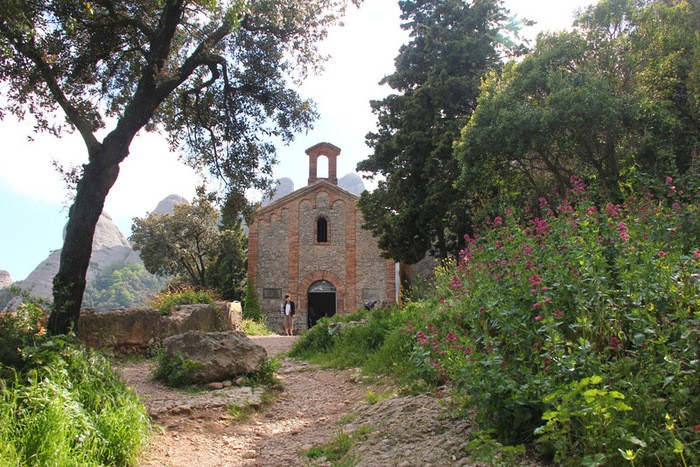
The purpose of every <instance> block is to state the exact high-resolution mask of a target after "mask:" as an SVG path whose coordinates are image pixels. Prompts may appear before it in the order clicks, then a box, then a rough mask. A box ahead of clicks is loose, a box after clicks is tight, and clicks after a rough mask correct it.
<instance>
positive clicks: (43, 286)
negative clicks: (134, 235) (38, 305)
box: [21, 212, 142, 300]
mask: <svg viewBox="0 0 700 467" xmlns="http://www.w3.org/2000/svg"><path fill="white" fill-rule="evenodd" d="M64 238H65V233H64ZM60 259H61V250H60V249H59V250H54V251H52V252H51V253H49V256H48V258H46V259H45V260H44V261H42V262H41V263H39V265H38V266H37V267H36V268H35V269H34V270H33V271H32V272H31V273H30V274H29V275H28V276H27V278H26V279H25V280H24V281H22V284H21V287H22V289H23V290H26V291H28V292H30V293H31V294H32V295H33V296H35V297H38V298H43V299H45V300H51V299H52V288H53V278H54V276H55V275H56V273H57V272H58V265H59V261H60ZM114 262H123V263H125V264H131V263H141V262H142V261H141V257H140V256H139V255H138V253H136V252H134V250H132V249H131V246H130V245H129V241H128V240H127V239H126V237H125V236H124V235H123V234H122V233H121V232H120V231H119V228H117V226H116V225H114V223H113V222H112V218H111V217H110V216H109V214H107V213H105V212H103V213H102V215H101V216H100V219H99V221H98V222H97V227H96V228H95V236H94V237H93V240H92V256H91V257H90V267H89V268H88V272H87V280H88V282H90V281H91V280H93V279H94V278H95V277H96V276H97V275H98V274H99V272H100V271H101V270H103V269H105V268H106V267H107V266H109V265H110V264H112V263H114Z"/></svg>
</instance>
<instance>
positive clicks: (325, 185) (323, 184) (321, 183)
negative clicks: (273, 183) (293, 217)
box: [258, 179, 359, 214]
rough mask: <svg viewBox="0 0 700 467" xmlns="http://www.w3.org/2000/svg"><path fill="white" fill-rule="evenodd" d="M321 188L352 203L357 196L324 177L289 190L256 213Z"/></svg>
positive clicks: (279, 205)
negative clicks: (288, 192) (286, 193)
mask: <svg viewBox="0 0 700 467" xmlns="http://www.w3.org/2000/svg"><path fill="white" fill-rule="evenodd" d="M321 189H323V190H326V191H329V192H335V193H337V194H338V195H340V196H341V197H345V198H347V199H348V200H352V202H353V203H354V202H355V201H356V200H357V199H358V198H359V196H357V195H354V194H352V193H350V192H349V191H347V190H344V189H343V188H340V187H339V186H338V185H335V184H333V183H331V182H329V181H328V180H325V179H319V180H317V181H316V182H314V183H313V184H311V185H307V186H305V187H303V188H299V189H298V190H295V191H293V192H291V193H290V194H288V195H286V196H283V197H281V198H279V199H277V200H275V201H273V202H271V203H270V204H267V205H265V206H263V207H261V208H260V209H258V214H264V213H266V212H268V211H274V210H276V209H279V208H280V207H282V206H284V205H285V204H289V203H290V202H292V201H294V200H296V199H299V198H304V197H306V196H308V195H309V194H310V193H313V192H315V191H320V190H321Z"/></svg>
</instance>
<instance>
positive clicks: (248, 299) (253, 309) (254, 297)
mask: <svg viewBox="0 0 700 467" xmlns="http://www.w3.org/2000/svg"><path fill="white" fill-rule="evenodd" d="M243 319H250V320H253V321H257V322H261V321H262V320H263V315H262V313H261V312H260V302H259V301H258V292H257V291H256V290H255V285H254V284H253V281H252V280H250V278H248V281H247V282H246V286H245V297H244V298H243Z"/></svg>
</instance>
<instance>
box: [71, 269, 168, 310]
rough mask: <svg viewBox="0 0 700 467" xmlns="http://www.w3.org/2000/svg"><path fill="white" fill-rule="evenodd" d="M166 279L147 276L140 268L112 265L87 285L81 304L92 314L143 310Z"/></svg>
mask: <svg viewBox="0 0 700 467" xmlns="http://www.w3.org/2000/svg"><path fill="white" fill-rule="evenodd" d="M166 284H167V279H165V278H163V277H158V276H155V275H153V274H151V273H149V272H148V271H147V270H146V268H145V267H144V266H143V265H142V264H136V263H131V264H124V263H122V262H116V263H112V264H111V265H110V266H109V267H108V268H107V269H106V270H104V271H101V272H100V274H99V275H98V276H97V277H96V278H95V280H94V281H92V282H91V283H90V284H88V286H87V288H86V289H85V298H84V300H83V304H84V306H85V307H87V308H94V309H96V310H111V309H115V308H131V307H140V306H145V305H146V304H147V303H148V301H149V300H150V299H151V297H152V295H153V294H155V293H156V292H158V291H159V290H161V289H162V288H163V287H165V285H166Z"/></svg>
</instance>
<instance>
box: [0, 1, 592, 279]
mask: <svg viewBox="0 0 700 467" xmlns="http://www.w3.org/2000/svg"><path fill="white" fill-rule="evenodd" d="M593 1H594V0H505V1H504V5H505V6H506V7H507V8H509V9H510V10H511V12H512V13H515V14H517V15H518V17H520V18H522V17H525V18H528V19H532V20H534V21H537V23H538V24H537V25H536V26H535V27H534V28H532V31H531V32H530V33H529V34H527V33H526V35H527V36H528V37H532V38H534V36H535V34H536V33H537V32H538V31H541V30H561V29H565V28H569V27H570V26H571V23H572V21H573V17H574V12H575V11H576V10H577V9H578V8H581V7H584V6H587V5H589V4H591V3H593ZM344 23H345V26H344V27H342V28H335V29H333V30H332V31H331V33H330V34H329V37H328V39H327V40H326V42H325V43H324V44H323V47H322V48H323V50H324V51H325V52H326V53H328V54H330V55H331V56H332V58H331V59H330V60H329V62H328V63H327V64H326V71H325V73H324V74H323V75H321V76H319V77H312V78H310V79H308V80H307V81H306V82H305V83H304V85H303V86H302V87H301V89H300V90H299V91H300V93H301V95H302V96H303V97H306V98H311V99H313V100H314V101H316V102H317V105H318V110H319V112H320V114H321V118H320V120H319V121H317V122H316V124H315V128H314V129H313V130H312V131H310V132H309V133H308V134H307V135H299V136H298V137H297V139H296V140H295V142H294V143H293V144H292V145H290V146H288V147H280V148H278V157H279V159H280V164H279V165H278V166H277V169H276V171H275V175H276V176H277V177H280V178H281V177H289V178H291V179H292V180H293V181H294V184H295V187H296V188H300V187H302V186H304V185H305V184H306V179H307V176H308V164H307V161H308V156H306V154H305V153H304V151H305V149H306V148H308V147H310V146H313V145H314V144H316V143H319V142H322V141H327V142H329V143H332V144H334V145H336V146H338V147H339V148H341V150H342V152H341V155H340V157H339V158H338V175H339V176H343V175H345V174H347V173H349V172H353V171H354V170H355V166H356V165H357V163H358V162H359V161H361V160H363V159H365V158H366V157H367V156H368V155H369V148H368V147H367V146H366V145H365V135H366V134H367V133H368V132H370V131H372V130H373V129H374V128H375V123H376V119H375V117H374V116H373V115H372V113H371V111H370V107H369V101H370V100H372V99H381V98H382V97H384V96H385V95H386V94H387V93H388V92H389V91H390V90H389V89H388V88H381V87H380V86H378V84H377V83H378V82H379V80H380V79H381V78H382V77H384V76H386V75H388V74H390V73H392V72H393V70H394V58H395V57H396V55H397V53H398V49H399V47H400V46H401V45H402V44H403V43H405V41H406V40H407V36H406V33H405V32H404V31H402V30H401V29H400V27H399V24H400V20H399V7H398V2H397V1H395V0H365V2H364V4H363V5H362V7H361V8H360V9H359V10H357V9H354V8H353V9H351V11H350V12H349V14H348V16H347V18H346V19H345V21H344ZM0 92H1V88H0ZM29 134H31V126H30V125H27V124H20V123H18V122H16V121H14V120H13V119H12V117H8V118H6V120H5V121H4V122H0V141H2V148H1V149H0V151H1V152H0V216H2V217H1V218H2V219H3V226H2V227H1V228H0V269H4V270H7V271H9V272H10V275H11V276H12V278H13V280H15V281H16V280H21V279H24V278H25V277H26V276H27V275H28V274H29V273H30V272H31V271H32V270H33V269H34V268H35V267H36V266H37V265H38V264H39V262H41V261H42V260H44V259H45V258H46V257H47V256H48V253H49V251H51V250H55V249H58V248H60V247H61V242H62V230H63V226H64V224H65V222H66V219H67V209H66V208H65V200H66V198H67V191H66V188H65V185H64V183H63V181H62V180H61V179H60V177H59V175H58V174H57V172H56V171H55V170H54V168H53V167H52V164H51V161H52V160H54V159H57V160H60V161H62V162H63V163H66V164H80V163H83V161H85V160H86V151H85V148H84V145H83V143H82V140H81V139H80V138H79V137H78V136H77V135H66V136H64V137H63V138H61V139H55V138H52V137H50V136H48V135H43V134H39V135H33V137H34V141H33V142H28V141H27V136H28V135H29ZM199 183H200V180H199V178H198V177H197V176H196V175H195V174H194V173H193V171H192V170H191V169H189V168H187V167H185V166H184V165H183V164H181V163H180V162H178V158H177V155H176V154H172V153H170V152H169V151H168V148H167V146H166V144H165V142H164V137H163V136H159V135H157V134H143V135H140V136H139V137H138V138H137V139H136V140H135V141H134V143H133V144H132V146H131V153H130V155H129V157H128V158H127V159H126V160H125V161H124V162H123V163H122V166H121V172H120V175H119V178H118V180H117V182H116V184H115V185H114V187H113V188H112V190H111V192H110V194H109V196H108V197H107V201H106V206H105V212H107V213H108V214H109V215H110V216H111V217H112V219H113V220H114V222H115V223H116V224H117V226H118V227H119V228H120V230H121V231H122V233H123V234H124V235H125V236H127V237H128V236H129V235H130V234H131V223H132V219H133V218H134V217H142V216H144V215H145V214H146V213H147V212H149V211H151V210H152V209H154V208H155V206H156V205H157V203H158V202H159V201H160V200H162V199H163V198H165V197H166V196H168V195H170V194H179V195H181V196H184V197H185V198H187V199H190V198H192V197H193V196H194V188H195V187H196V186H197V185H198V184H199Z"/></svg>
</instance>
